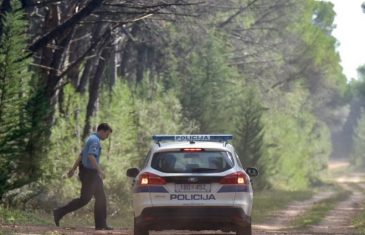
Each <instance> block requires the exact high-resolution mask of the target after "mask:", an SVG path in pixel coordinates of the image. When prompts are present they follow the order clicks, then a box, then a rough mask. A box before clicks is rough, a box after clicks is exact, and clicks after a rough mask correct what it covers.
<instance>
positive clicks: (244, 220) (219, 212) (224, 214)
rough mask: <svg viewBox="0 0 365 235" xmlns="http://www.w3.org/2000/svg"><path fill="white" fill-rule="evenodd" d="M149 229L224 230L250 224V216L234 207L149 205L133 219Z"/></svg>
mask: <svg viewBox="0 0 365 235" xmlns="http://www.w3.org/2000/svg"><path fill="white" fill-rule="evenodd" d="M135 222H136V225H137V226H140V227H144V228H147V229H150V230H165V229H176V230H182V229H188V230H218V229H221V230H226V231H234V230H235V228H237V227H238V226H239V227H244V226H247V225H250V224H251V217H250V216H247V215H246V213H245V212H244V211H243V209H242V208H236V207H150V208H145V209H144V210H143V211H142V214H141V215H140V216H138V217H137V218H136V220H135Z"/></svg>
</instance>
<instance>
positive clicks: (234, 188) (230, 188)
mask: <svg viewBox="0 0 365 235" xmlns="http://www.w3.org/2000/svg"><path fill="white" fill-rule="evenodd" d="M232 192H248V186H247V185H224V186H222V188H220V189H219V191H218V193H232Z"/></svg>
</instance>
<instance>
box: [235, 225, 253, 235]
mask: <svg viewBox="0 0 365 235" xmlns="http://www.w3.org/2000/svg"><path fill="white" fill-rule="evenodd" d="M236 234H237V235H252V229H251V224H249V225H246V226H245V227H238V228H237V232H236Z"/></svg>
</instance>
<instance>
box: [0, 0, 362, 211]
mask: <svg viewBox="0 0 365 235" xmlns="http://www.w3.org/2000/svg"><path fill="white" fill-rule="evenodd" d="M0 2H1V6H0V204H2V205H3V206H6V207H16V208H31V209H41V210H45V211H48V212H49V211H51V210H52V209H53V208H55V207H56V206H59V205H61V204H62V203H64V202H66V201H68V200H69V199H71V198H74V197H75V196H77V195H78V193H79V188H80V184H79V182H78V180H77V179H76V177H74V178H72V179H68V178H67V176H66V174H67V171H68V170H69V169H70V168H71V167H72V164H73V162H74V161H75V159H76V158H77V157H78V155H79V153H80V151H81V149H82V147H83V144H84V141H85V138H86V137H87V136H88V135H89V134H90V133H92V132H94V131H95V127H96V126H97V125H98V124H99V123H101V122H107V123H109V124H110V125H111V126H112V128H113V134H112V135H111V137H110V138H109V139H108V140H107V141H104V142H103V155H102V158H101V165H102V168H103V169H104V170H105V173H106V179H105V188H106V192H107V195H108V203H109V205H108V207H109V208H110V210H109V213H110V214H111V215H115V214H119V215H129V214H130V212H131V203H130V201H131V180H130V179H128V178H127V176H126V175H125V171H126V169H128V168H129V167H135V166H138V165H140V164H141V163H142V161H143V159H144V157H145V155H146V154H147V152H148V149H149V147H150V146H151V143H152V135H154V134H192V133H194V134H212V133H225V134H233V135H234V139H233V145H234V146H236V150H237V152H238V155H239V156H240V158H241V161H242V163H243V165H244V166H246V167H249V166H254V167H257V168H258V169H259V171H260V176H259V177H257V178H256V179H255V185H254V186H255V189H256V190H266V189H280V190H289V191H295V190H303V189H307V188H309V187H312V186H315V185H319V184H321V179H320V174H321V172H323V171H325V170H326V168H327V163H328V161H329V159H331V158H346V159H348V160H349V161H351V163H353V165H354V166H355V167H359V168H361V167H364V166H365V155H364V153H365V145H364V144H363V143H364V141H365V115H364V111H363V109H364V106H365V65H364V66H361V67H359V69H358V72H359V74H360V77H361V79H359V80H355V81H349V80H348V79H347V78H346V77H345V75H344V74H343V72H342V68H341V65H340V61H341V58H340V56H339V54H338V52H337V50H336V48H337V46H338V42H337V40H336V38H334V37H333V36H332V34H331V33H332V31H333V29H334V27H335V25H334V17H335V12H334V10H333V4H332V3H330V2H326V1H316V0H303V1H297V0H205V1H204V0H68V1H61V0H38V1H34V0H21V1H18V0H13V1H11V0H2V1H0Z"/></svg>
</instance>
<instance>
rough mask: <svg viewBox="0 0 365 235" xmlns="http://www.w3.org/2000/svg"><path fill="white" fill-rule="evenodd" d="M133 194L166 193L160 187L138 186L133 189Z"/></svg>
mask: <svg viewBox="0 0 365 235" xmlns="http://www.w3.org/2000/svg"><path fill="white" fill-rule="evenodd" d="M134 192H135V193H168V191H167V190H166V189H165V188H164V187H162V186H139V187H136V188H135V189H134Z"/></svg>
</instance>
